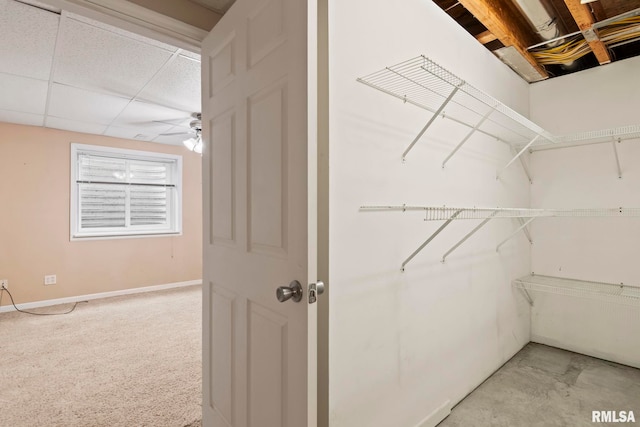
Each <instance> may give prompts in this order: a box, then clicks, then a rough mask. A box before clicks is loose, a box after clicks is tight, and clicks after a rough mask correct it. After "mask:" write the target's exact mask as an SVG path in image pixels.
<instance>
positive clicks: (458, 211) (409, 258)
mask: <svg viewBox="0 0 640 427" xmlns="http://www.w3.org/2000/svg"><path fill="white" fill-rule="evenodd" d="M463 210H464V209H458V210H457V211H455V212H454V214H453V215H451V217H450V218H449V219H448V220H446V221H445V223H444V224H442V225H441V226H440V227H439V228H438V229H437V230H436V231H434V232H433V234H432V235H431V236H429V238H428V239H427V240H425V242H424V243H423V244H421V245H420V247H419V248H418V249H416V250H415V251H413V253H412V254H411V255H409V257H408V258H407V259H405V260H404V262H403V263H402V268H401V270H402V271H404V267H405V266H406V265H407V264H408V263H409V261H411V260H412V259H413V257H415V256H416V255H418V254H419V253H420V251H421V250H423V249H424V247H425V246H427V245H428V244H429V243H430V242H431V241H432V240H433V239H434V238H435V237H436V236H437V235H438V234H440V232H441V231H442V230H444V229H445V228H446V227H447V226H448V225H449V224H451V221H453V220H454V219H456V217H457V216H458V215H460V213H461V212H462V211H463Z"/></svg>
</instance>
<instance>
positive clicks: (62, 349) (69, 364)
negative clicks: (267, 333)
mask: <svg viewBox="0 0 640 427" xmlns="http://www.w3.org/2000/svg"><path fill="white" fill-rule="evenodd" d="M201 292H202V288H201V287H200V286H190V287H186V288H178V289H170V290H165V291H158V292H149V293H144V294H136V295H128V296H122V297H114V298H105V299H101V300H93V301H89V302H88V303H83V304H79V305H78V307H77V308H76V310H75V311H74V312H73V313H70V314H66V315H62V316H32V315H28V314H22V313H18V312H10V313H3V314H0V426H15V427H22V426H24V427H40V426H47V427H52V426H60V427H62V426H64V427H75V426H78V427H80V426H82V427H102V426H104V427H106V426H109V427H113V426H149V427H174V426H175V427H182V426H186V425H190V424H193V423H196V424H197V423H198V422H199V420H200V419H201V417H202V408H201V402H202V398H201V391H202V375H201V372H202V369H201V360H202V355H201V351H202V350H201V347H202V336H201V332H202V321H201V318H202V310H201V307H202V298H201ZM5 297H6V295H5ZM18 306H19V304H18ZM69 307H70V306H68V305H65V306H54V307H46V308H40V309H34V310H33V311H36V312H40V313H47V312H61V311H66V310H67V309H68V308H69Z"/></svg>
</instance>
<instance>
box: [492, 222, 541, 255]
mask: <svg viewBox="0 0 640 427" xmlns="http://www.w3.org/2000/svg"><path fill="white" fill-rule="evenodd" d="M534 219H536V217H533V218H529V220H528V221H527V222H525V223H523V224H522V225H521V226H520V227H518V229H517V230H516V231H514V232H513V233H511V234H510V235H509V237H507V238H506V239H504V240H503V241H502V242H500V243H498V246H496V252H498V251H499V250H500V247H501V246H502V245H504V244H505V243H507V242H508V241H509V240H511V239H512V238H513V237H515V235H516V234H518V233H519V232H520V231H521V230H523V229H524V228H525V227H526V226H527V225H529V224H531V223H532V222H533V220H534Z"/></svg>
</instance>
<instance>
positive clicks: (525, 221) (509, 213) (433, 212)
mask: <svg viewBox="0 0 640 427" xmlns="http://www.w3.org/2000/svg"><path fill="white" fill-rule="evenodd" d="M360 210H361V211H363V212H367V211H369V212H372V211H373V212H376V211H377V212H380V211H400V212H407V211H422V212H424V220H425V221H445V222H444V224H442V225H441V226H440V227H439V228H438V229H437V230H436V231H434V232H433V233H432V234H431V235H430V236H429V237H428V238H427V240H425V241H424V243H422V245H420V246H419V247H418V249H416V250H415V251H413V253H412V254H411V255H409V257H408V258H407V259H405V260H404V262H403V263H402V267H401V270H402V271H404V269H405V266H406V265H407V264H408V263H409V262H410V261H411V260H412V259H413V258H414V257H415V256H416V255H418V253H420V251H422V250H423V249H424V248H425V247H426V246H427V245H428V244H429V243H431V241H432V240H433V239H434V238H435V237H436V236H437V235H438V234H440V233H441V232H442V230H444V229H445V228H446V227H447V226H448V225H449V224H450V223H451V222H452V221H454V220H464V219H466V220H473V219H481V220H483V221H482V222H481V223H480V224H478V225H477V226H476V227H475V228H474V229H473V230H471V231H470V232H469V233H467V234H466V235H465V236H464V237H463V238H462V239H460V240H459V241H458V242H457V243H456V244H455V245H453V246H452V247H451V248H450V249H449V250H448V251H447V252H445V253H444V255H442V262H445V260H446V258H447V256H449V255H450V254H451V253H452V252H453V251H455V250H456V249H457V248H458V247H460V245H462V244H463V243H464V242H466V241H467V239H469V238H470V237H471V236H472V235H474V234H475V233H476V232H477V231H478V230H480V229H481V228H482V227H484V226H485V225H486V224H487V223H488V222H489V221H491V220H492V219H495V218H515V219H517V220H518V222H519V223H520V226H519V227H518V228H517V229H516V230H515V231H514V232H513V233H512V234H510V235H509V236H508V237H507V238H505V239H504V240H502V241H501V242H500V243H498V245H497V246H496V252H497V251H499V250H500V248H501V247H502V245H504V244H505V243H507V242H508V241H509V240H511V239H512V238H513V237H515V236H516V235H517V234H518V233H520V231H522V232H523V233H524V234H525V235H526V236H527V239H528V240H529V243H533V240H532V239H531V235H530V234H529V231H528V229H527V226H528V225H529V224H531V223H532V222H533V221H534V220H535V219H537V218H545V217H546V218H553V217H574V218H577V217H582V218H602V217H608V218H620V217H640V208H623V207H618V208H593V209H529V208H497V207H496V208H478V207H447V206H412V205H364V206H360Z"/></svg>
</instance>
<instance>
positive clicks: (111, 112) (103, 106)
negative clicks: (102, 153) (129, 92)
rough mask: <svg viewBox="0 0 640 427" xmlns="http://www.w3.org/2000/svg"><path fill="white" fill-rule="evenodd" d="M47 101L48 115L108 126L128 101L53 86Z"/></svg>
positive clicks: (61, 86)
mask: <svg viewBox="0 0 640 427" xmlns="http://www.w3.org/2000/svg"><path fill="white" fill-rule="evenodd" d="M50 97H51V99H50V101H49V115H50V116H54V117H59V118H63V119H71V120H78V121H86V122H88V123H96V124H103V125H108V124H110V123H111V122H112V121H113V120H114V119H115V118H116V117H117V116H118V114H120V112H121V111H122V110H123V109H124V108H125V107H126V106H127V104H128V103H129V100H128V99H126V98H120V97H117V96H111V95H105V94H102V93H97V92H90V91H87V90H84V89H78V88H74V87H70V86H63V85H60V84H54V85H53V87H52V89H51V95H50Z"/></svg>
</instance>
